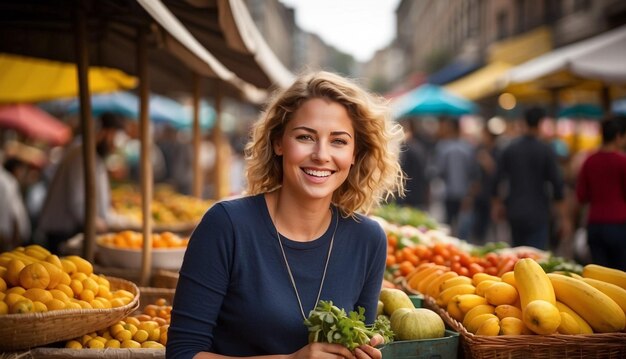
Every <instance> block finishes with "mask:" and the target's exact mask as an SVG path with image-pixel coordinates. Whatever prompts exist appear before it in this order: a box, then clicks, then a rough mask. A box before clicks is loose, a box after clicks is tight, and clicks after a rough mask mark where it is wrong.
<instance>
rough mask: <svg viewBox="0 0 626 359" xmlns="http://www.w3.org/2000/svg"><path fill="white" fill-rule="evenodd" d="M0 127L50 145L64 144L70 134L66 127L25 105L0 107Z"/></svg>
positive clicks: (45, 113) (33, 107) (51, 117)
mask: <svg viewBox="0 0 626 359" xmlns="http://www.w3.org/2000/svg"><path fill="white" fill-rule="evenodd" d="M0 127H2V128H11V129H14V130H15V131H18V132H21V133H23V134H24V135H25V136H27V137H31V138H34V139H37V140H41V141H44V142H47V143H50V144H51V145H62V144H65V143H66V142H67V141H68V140H69V139H70V137H71V134H72V133H71V130H70V127H69V126H68V125H66V124H64V123H63V122H61V121H60V120H58V119H56V118H55V117H53V116H52V115H50V114H48V113H47V112H45V111H43V110H40V109H39V108H38V107H36V106H33V105H30V104H26V103H20V104H13V105H6V106H2V107H0Z"/></svg>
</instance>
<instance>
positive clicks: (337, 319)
mask: <svg viewBox="0 0 626 359" xmlns="http://www.w3.org/2000/svg"><path fill="white" fill-rule="evenodd" d="M364 314H365V309H364V308H363V307H359V310H358V312H355V311H351V312H350V313H349V314H347V315H346V311H345V310H343V309H340V308H337V307H336V306H334V305H333V302H332V301H324V300H320V302H319V303H318V304H317V306H316V307H315V309H313V310H312V311H311V313H310V314H309V317H308V318H307V319H306V320H305V321H304V325H306V326H307V327H308V329H309V343H313V342H322V343H336V344H341V345H343V346H345V347H347V348H348V349H350V350H351V351H353V350H354V349H355V348H357V347H358V346H360V345H363V344H367V343H369V342H370V339H371V338H372V337H373V336H374V335H376V334H380V335H381V336H382V337H383V339H384V341H385V344H386V343H390V342H392V341H393V332H392V331H391V324H390V322H389V319H388V318H387V317H385V316H383V315H379V316H378V318H376V321H375V322H374V324H372V325H371V326H367V325H365V323H364V320H365V315H364Z"/></svg>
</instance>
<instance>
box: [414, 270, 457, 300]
mask: <svg viewBox="0 0 626 359" xmlns="http://www.w3.org/2000/svg"><path fill="white" fill-rule="evenodd" d="M449 270H450V269H435V270H434V271H432V272H430V274H428V275H427V276H425V277H424V278H422V280H421V281H420V282H419V283H418V284H417V291H418V292H420V293H422V294H426V288H427V287H428V285H429V284H430V283H432V281H433V280H434V279H435V278H437V277H440V276H441V275H442V274H443V273H445V272H447V271H449Z"/></svg>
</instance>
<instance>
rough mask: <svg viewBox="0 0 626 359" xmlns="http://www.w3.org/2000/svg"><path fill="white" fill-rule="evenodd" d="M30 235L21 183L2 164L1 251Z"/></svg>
mask: <svg viewBox="0 0 626 359" xmlns="http://www.w3.org/2000/svg"><path fill="white" fill-rule="evenodd" d="M0 158H1V156H0ZM0 162H1V161H0ZM29 237H30V220H29V219H28V214H27V212H26V208H25V207H24V200H23V199H22V195H21V191H20V186H19V183H18V182H17V180H16V179H15V177H13V175H12V174H11V173H9V172H8V171H7V170H5V169H4V167H3V166H0V252H3V251H7V250H11V249H13V248H14V247H16V246H18V245H20V244H21V243H22V242H23V241H26V240H28V239H29Z"/></svg>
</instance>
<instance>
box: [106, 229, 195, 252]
mask: <svg viewBox="0 0 626 359" xmlns="http://www.w3.org/2000/svg"><path fill="white" fill-rule="evenodd" d="M98 243H100V244H102V245H105V246H109V247H117V248H125V249H130V248H132V249H140V248H142V246H143V234H142V233H140V232H136V231H129V230H127V231H121V232H117V233H109V234H105V235H103V236H101V237H99V238H98ZM187 243H189V238H182V237H180V236H179V235H177V234H174V233H172V232H162V233H154V234H152V248H185V247H187Z"/></svg>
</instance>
